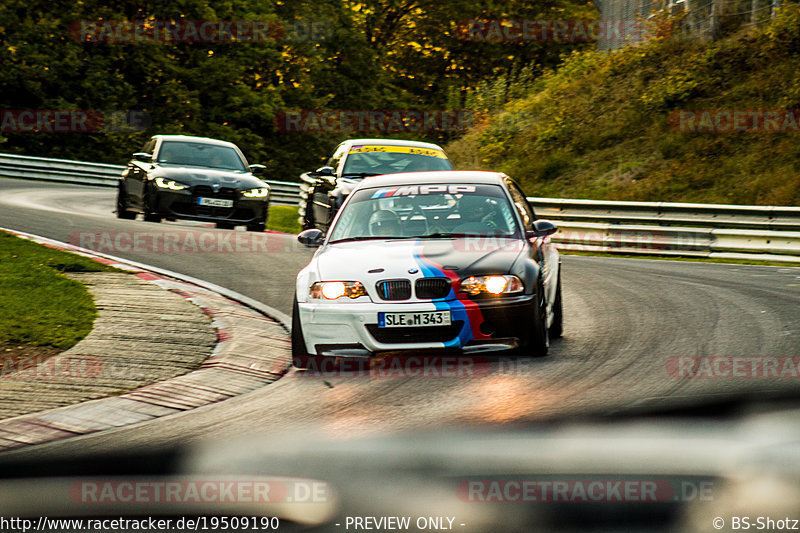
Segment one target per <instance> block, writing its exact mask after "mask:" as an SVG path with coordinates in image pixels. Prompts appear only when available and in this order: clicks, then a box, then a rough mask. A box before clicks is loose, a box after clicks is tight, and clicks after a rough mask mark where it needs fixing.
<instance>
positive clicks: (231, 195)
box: [192, 185, 239, 218]
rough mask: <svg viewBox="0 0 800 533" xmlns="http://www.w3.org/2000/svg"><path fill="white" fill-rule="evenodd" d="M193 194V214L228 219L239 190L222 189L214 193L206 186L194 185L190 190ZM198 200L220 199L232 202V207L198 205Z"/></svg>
mask: <svg viewBox="0 0 800 533" xmlns="http://www.w3.org/2000/svg"><path fill="white" fill-rule="evenodd" d="M192 192H193V194H194V209H195V214H197V215H201V216H209V217H219V218H230V217H231V215H232V214H233V211H234V209H235V208H236V200H237V199H238V198H239V190H238V189H231V188H230V187H222V188H221V189H219V190H218V191H216V192H215V191H214V189H212V188H211V187H209V186H208V185H195V187H194V189H192ZM198 198H220V199H223V200H233V201H234V206H233V207H212V206H208V205H198V204H197V199H198Z"/></svg>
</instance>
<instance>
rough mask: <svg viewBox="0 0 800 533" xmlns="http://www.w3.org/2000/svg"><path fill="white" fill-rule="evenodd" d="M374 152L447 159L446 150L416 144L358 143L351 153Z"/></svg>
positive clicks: (351, 149) (351, 148)
mask: <svg viewBox="0 0 800 533" xmlns="http://www.w3.org/2000/svg"><path fill="white" fill-rule="evenodd" d="M374 152H381V153H392V154H416V155H424V156H427V157H436V158H438V159H447V156H446V155H444V152H442V151H441V150H436V149H434V148H418V147H415V146H393V145H362V144H360V145H358V146H351V147H350V152H349V153H351V154H368V153H374Z"/></svg>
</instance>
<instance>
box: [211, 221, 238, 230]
mask: <svg viewBox="0 0 800 533" xmlns="http://www.w3.org/2000/svg"><path fill="white" fill-rule="evenodd" d="M215 226H216V228H217V229H233V227H234V226H233V224H231V223H230V222H217V223H216V224H215Z"/></svg>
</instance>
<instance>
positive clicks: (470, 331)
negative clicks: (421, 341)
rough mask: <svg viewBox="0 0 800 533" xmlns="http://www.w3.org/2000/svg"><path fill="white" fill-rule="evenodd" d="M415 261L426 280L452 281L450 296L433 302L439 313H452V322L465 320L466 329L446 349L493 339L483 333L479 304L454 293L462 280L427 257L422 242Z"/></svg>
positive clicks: (461, 294) (418, 243)
mask: <svg viewBox="0 0 800 533" xmlns="http://www.w3.org/2000/svg"><path fill="white" fill-rule="evenodd" d="M414 259H415V260H416V261H417V264H419V266H420V270H421V271H422V276H423V277H425V278H441V277H445V278H448V279H449V280H450V283H451V287H450V294H448V295H447V296H446V297H445V298H442V299H436V300H432V303H433V304H434V305H435V306H436V310H437V311H448V310H449V311H450V313H451V316H452V320H463V321H464V327H463V328H461V331H460V332H459V334H458V337H456V338H455V339H453V340H451V341H448V342H445V343H443V344H444V347H445V348H462V347H464V346H466V344H467V343H468V342H469V341H471V340H472V339H478V340H483V339H491V336H490V335H486V334H484V333H481V331H480V326H481V324H483V313H481V310H480V308H479V307H478V304H477V303H475V302H473V301H472V300H470V299H469V296H467V295H466V294H464V293H454V290H453V287H457V286H458V283H459V282H460V280H461V278H460V277H459V276H458V274H456V273H455V272H453V271H452V270H449V269H445V268H444V267H443V266H442V265H439V264H437V263H435V262H433V261H431V260H430V259H429V258H427V257H425V252H424V245H423V244H422V241H417V246H416V249H415V251H414Z"/></svg>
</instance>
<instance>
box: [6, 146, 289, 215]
mask: <svg viewBox="0 0 800 533" xmlns="http://www.w3.org/2000/svg"><path fill="white" fill-rule="evenodd" d="M124 170H125V166H124V165H107V164H105V163H89V162H86V161H73V160H71V159H50V158H46V157H30V156H25V155H14V154H0V176H6V177H9V178H25V179H33V180H44V181H58V182H63V183H76V184H79V185H95V186H100V187H116V186H117V182H118V181H119V177H120V175H121V174H122V172H123V171H124ZM264 181H266V182H267V183H268V184H269V185H270V187H271V189H272V194H271V203H272V204H273V205H297V184H295V183H287V182H284V181H276V180H264Z"/></svg>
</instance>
